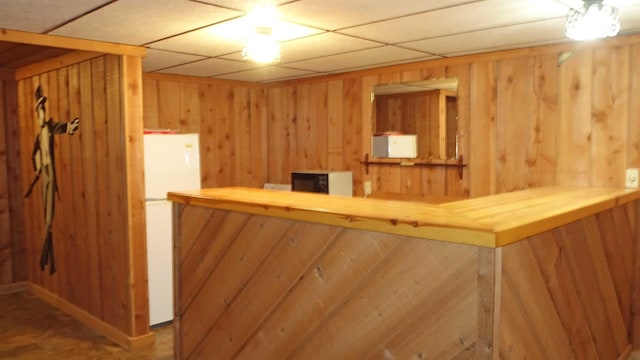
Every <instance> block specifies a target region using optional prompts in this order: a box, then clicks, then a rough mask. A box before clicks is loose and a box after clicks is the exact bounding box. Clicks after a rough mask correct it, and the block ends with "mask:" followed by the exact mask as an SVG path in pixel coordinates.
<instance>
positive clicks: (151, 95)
mask: <svg viewBox="0 0 640 360" xmlns="http://www.w3.org/2000/svg"><path fill="white" fill-rule="evenodd" d="M158 83H159V80H156V79H149V78H148V77H145V78H144V79H143V88H144V91H143V95H142V96H143V100H142V101H143V103H144V114H143V121H144V128H145V129H160V128H162V127H161V125H160V112H159V107H160V104H158V88H159V85H158Z"/></svg>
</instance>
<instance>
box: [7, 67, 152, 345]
mask: <svg viewBox="0 0 640 360" xmlns="http://www.w3.org/2000/svg"><path fill="white" fill-rule="evenodd" d="M17 85H18V86H17V100H18V101H17V104H18V114H19V120H20V121H19V122H18V127H17V131H18V136H17V137H16V138H17V139H19V147H17V153H18V154H19V156H18V157H17V159H16V160H19V162H18V163H17V164H19V165H20V166H15V165H14V167H15V169H19V170H20V172H19V173H15V174H14V176H16V178H18V179H20V182H19V183H18V185H19V186H16V188H15V190H16V192H17V193H18V194H21V196H22V194H24V193H25V191H26V189H27V188H28V185H29V183H30V182H31V179H32V176H33V169H32V166H31V150H32V147H33V139H34V137H35V134H36V133H37V126H36V124H35V114H34V112H33V107H34V95H33V94H34V91H35V88H36V87H37V86H42V89H43V92H44V94H45V96H47V116H48V117H51V118H53V119H54V120H55V121H59V122H66V121H70V120H72V119H73V118H74V117H79V118H80V130H79V131H78V132H77V133H75V134H74V135H66V134H63V135H56V137H55V142H54V146H55V156H56V175H57V181H58V187H59V195H60V197H59V199H58V198H57V199H56V204H55V206H56V217H55V220H54V226H53V232H54V234H53V238H54V247H55V254H56V264H57V267H58V268H57V273H56V274H55V275H53V276H50V275H49V274H48V273H45V272H42V271H40V269H39V266H38V264H37V263H38V259H39V252H40V248H41V245H42V239H43V233H42V231H43V226H44V224H43V220H42V211H43V209H42V207H41V201H42V199H41V196H40V194H39V193H40V191H34V193H33V194H32V196H31V197H29V198H28V199H26V200H24V201H23V203H24V212H23V214H24V219H23V222H22V223H15V224H16V226H17V227H18V228H19V229H20V232H21V233H22V234H23V236H22V237H21V240H23V241H24V247H25V249H26V252H27V253H26V257H25V263H24V264H23V266H24V267H25V270H26V272H27V273H28V274H29V277H28V281H29V282H30V283H31V284H33V285H34V286H37V287H38V288H39V289H42V291H41V292H42V293H43V294H45V295H46V296H49V297H54V298H59V299H61V301H62V302H64V303H65V304H66V305H65V306H66V307H68V308H73V310H72V312H73V313H75V314H84V315H82V317H84V318H85V319H91V321H90V322H91V323H90V324H88V325H89V326H92V327H94V328H96V329H97V330H98V331H100V329H109V331H108V333H107V334H105V335H106V336H112V337H114V338H116V339H114V341H117V342H118V343H120V344H123V346H135V343H136V341H137V340H136V339H140V341H143V340H144V339H146V338H148V337H149V335H150V332H149V323H148V315H147V308H148V303H147V294H146V286H145V285H144V284H145V283H146V267H145V263H144V262H141V261H138V260H139V259H143V258H144V255H143V254H145V253H146V252H145V247H144V241H145V238H144V208H143V206H144V203H143V199H144V198H143V188H142V186H143V184H142V177H140V176H138V175H137V172H138V169H141V168H142V166H141V164H142V153H141V152H142V146H141V143H140V140H141V137H142V92H141V90H142V79H141V66H140V59H139V58H136V57H121V56H116V55H108V56H101V57H94V58H92V59H91V60H86V61H83V62H80V63H78V64H72V65H69V66H65V67H61V68H58V69H56V70H52V71H48V72H46V73H43V74H39V75H36V76H33V77H31V78H28V79H24V80H20V81H18V82H17ZM123 99H126V100H123ZM127 174H129V175H127ZM38 186H39V185H36V189H39V187H38ZM16 219H18V218H16ZM12 221H13V219H12ZM18 254H19V253H18ZM16 258H18V259H19V258H20V257H16ZM85 315H86V316H85ZM81 320H82V319H81ZM123 338H124V339H129V340H126V341H122V339H123ZM144 341H146V340H144Z"/></svg>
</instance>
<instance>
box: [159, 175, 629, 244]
mask: <svg viewBox="0 0 640 360" xmlns="http://www.w3.org/2000/svg"><path fill="white" fill-rule="evenodd" d="M638 198H640V191H638V190H630V189H621V188H588V187H584V188H582V187H562V186H553V187H544V188H537V189H531V190H523V191H517V192H511V193H504V194H499V195H493V196H486V197H479V198H475V199H468V200H459V201H454V202H449V203H444V204H428V203H422V202H410V201H393V200H379V199H364V198H350V197H339V196H331V197H329V196H327V195H323V194H312V193H302V192H281V191H274V190H262V189H256V188H243V187H230V188H214V189H203V190H198V191H193V192H184V193H170V194H169V200H171V201H174V202H180V203H184V204H192V205H197V206H203V207H209V208H217V209H225V210H233V211H241V212H247V213H250V214H259V215H268V216H275V217H281V218H287V219H294V220H302V221H309V222H315V223H321V224H329V225H336V226H343V227H347V228H356V229H365V230H373V231H380V232H386V233H390V234H399V235H407V236H413V237H418V238H424V239H433V240H443V241H449V242H453V243H462V244H470V245H477V246H484V247H492V248H494V247H500V246H504V245H508V244H511V243H513V242H515V241H518V240H522V239H524V238H526V237H528V236H531V235H534V234H538V233H541V232H544V231H547V230H550V229H552V228H555V227H558V226H561V225H565V224H568V223H570V222H573V221H575V220H577V219H580V218H583V217H586V216H589V215H593V214H595V213H597V212H600V211H602V210H605V209H611V208H613V207H615V206H618V205H622V204H625V203H628V202H631V201H634V200H637V199H638Z"/></svg>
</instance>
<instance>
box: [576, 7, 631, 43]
mask: <svg viewBox="0 0 640 360" xmlns="http://www.w3.org/2000/svg"><path fill="white" fill-rule="evenodd" d="M618 13H619V11H618V8H616V7H615V6H613V5H609V4H604V3H603V0H584V1H583V4H582V7H581V8H579V9H574V8H572V9H571V10H569V13H568V14H567V36H568V37H569V38H570V39H573V40H593V39H600V38H605V37H607V36H615V35H617V34H618V32H619V31H620V16H619V14H618Z"/></svg>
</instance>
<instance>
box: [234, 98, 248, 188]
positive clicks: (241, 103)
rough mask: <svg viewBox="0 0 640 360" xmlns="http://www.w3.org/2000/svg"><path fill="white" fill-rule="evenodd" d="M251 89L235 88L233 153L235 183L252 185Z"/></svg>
mask: <svg viewBox="0 0 640 360" xmlns="http://www.w3.org/2000/svg"><path fill="white" fill-rule="evenodd" d="M250 100H251V97H250V94H249V89H246V88H245V89H238V88H236V89H234V97H233V101H234V102H233V108H234V122H233V131H232V132H231V133H232V134H233V138H234V142H233V146H234V148H233V153H234V154H235V164H234V169H233V173H234V176H233V180H232V184H233V185H240V186H251V180H252V175H251V168H252V165H253V163H252V156H251V154H252V152H251V139H252V134H251V105H250V103H249V102H250Z"/></svg>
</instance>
